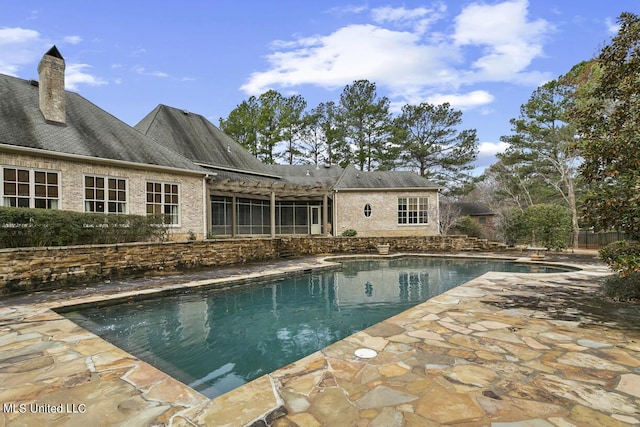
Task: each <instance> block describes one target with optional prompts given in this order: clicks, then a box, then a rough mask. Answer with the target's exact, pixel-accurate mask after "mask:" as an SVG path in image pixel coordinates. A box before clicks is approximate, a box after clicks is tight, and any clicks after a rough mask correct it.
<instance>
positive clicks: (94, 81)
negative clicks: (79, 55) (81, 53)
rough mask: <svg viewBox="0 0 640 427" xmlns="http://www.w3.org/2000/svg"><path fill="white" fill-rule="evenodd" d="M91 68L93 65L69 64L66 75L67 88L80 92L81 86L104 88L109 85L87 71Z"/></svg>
mask: <svg viewBox="0 0 640 427" xmlns="http://www.w3.org/2000/svg"><path fill="white" fill-rule="evenodd" d="M89 68H91V65H88V64H67V65H66V68H65V73H64V74H65V76H64V83H65V88H66V89H67V90H79V87H80V85H89V86H102V85H106V84H107V81H105V80H103V79H101V78H99V77H96V76H93V75H91V74H89V73H88V72H86V71H85V70H87V69H89Z"/></svg>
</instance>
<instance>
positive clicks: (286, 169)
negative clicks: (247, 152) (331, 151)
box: [267, 165, 344, 187]
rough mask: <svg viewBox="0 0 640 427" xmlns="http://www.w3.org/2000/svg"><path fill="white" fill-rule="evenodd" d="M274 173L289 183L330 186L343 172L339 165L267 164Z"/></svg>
mask: <svg viewBox="0 0 640 427" xmlns="http://www.w3.org/2000/svg"><path fill="white" fill-rule="evenodd" d="M267 167H268V168H269V169H270V170H271V171H273V173H274V174H276V175H278V176H281V177H282V180H283V181H285V182H289V183H291V184H297V185H306V186H311V187H332V186H333V185H334V184H335V183H336V181H337V180H338V178H340V176H341V175H342V173H343V172H344V169H342V168H341V167H340V166H337V165H333V166H316V165H267Z"/></svg>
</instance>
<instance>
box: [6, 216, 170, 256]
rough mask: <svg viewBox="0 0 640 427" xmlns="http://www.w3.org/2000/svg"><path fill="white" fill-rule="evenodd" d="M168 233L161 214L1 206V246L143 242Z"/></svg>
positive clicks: (160, 237) (21, 246)
mask: <svg viewBox="0 0 640 427" xmlns="http://www.w3.org/2000/svg"><path fill="white" fill-rule="evenodd" d="M165 235H166V227H165V226H164V225H163V221H162V217H158V216H141V215H113V214H98V213H81V212H71V211H61V210H54V209H29V208H9V207H0V248H24V247H41V246H69V245H86V244H102V243H125V242H137V241H138V242H140V241H151V240H158V239H162V238H163V237H164V236H165Z"/></svg>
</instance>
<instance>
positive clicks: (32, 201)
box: [0, 165, 61, 209]
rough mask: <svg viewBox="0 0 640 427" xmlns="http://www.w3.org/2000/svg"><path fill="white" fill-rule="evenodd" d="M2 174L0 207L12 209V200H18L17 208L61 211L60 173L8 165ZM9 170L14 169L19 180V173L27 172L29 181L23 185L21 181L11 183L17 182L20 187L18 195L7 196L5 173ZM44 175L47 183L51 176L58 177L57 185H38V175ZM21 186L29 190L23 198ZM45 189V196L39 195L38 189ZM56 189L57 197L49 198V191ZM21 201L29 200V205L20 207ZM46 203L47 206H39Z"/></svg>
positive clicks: (4, 167) (45, 183) (3, 168)
mask: <svg viewBox="0 0 640 427" xmlns="http://www.w3.org/2000/svg"><path fill="white" fill-rule="evenodd" d="M1 169H2V174H1V175H0V182H1V183H2V185H0V205H1V206H7V207H11V206H13V205H12V204H11V202H10V199H16V204H15V207H25V208H37V209H60V208H61V197H60V193H61V191H60V190H61V185H60V171H55V170H50V169H39V168H25V167H20V166H11V165H6V166H2V168H1ZM8 169H13V170H15V171H16V179H18V176H17V175H18V174H19V172H27V174H28V181H27V182H24V181H22V183H21V182H20V181H11V182H15V183H17V185H18V188H17V194H8V195H7V194H5V178H4V177H5V171H6V170H8ZM38 173H42V174H44V176H45V181H47V179H48V176H49V174H54V175H55V176H56V183H55V184H49V183H48V182H44V183H39V182H38V183H37V182H36V174H38ZM20 186H26V187H27V189H28V195H27V196H26V197H25V196H21V195H20V188H19V187H20ZM40 186H44V187H45V195H44V196H42V195H40V196H39V195H37V193H38V187H40ZM54 187H55V188H56V192H57V196H56V197H51V196H49V194H50V193H49V191H50V190H51V189H52V188H54ZM19 199H22V200H23V201H24V200H27V205H24V204H23V205H22V206H20V203H19ZM42 201H44V203H45V206H38V205H39V204H40V202H42Z"/></svg>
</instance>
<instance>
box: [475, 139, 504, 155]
mask: <svg viewBox="0 0 640 427" xmlns="http://www.w3.org/2000/svg"><path fill="white" fill-rule="evenodd" d="M508 147H509V144H507V143H506V142H487V141H485V142H481V143H480V144H479V145H478V152H479V153H480V154H481V155H495V154H497V153H502V152H503V151H504V150H506V149H507V148H508Z"/></svg>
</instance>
